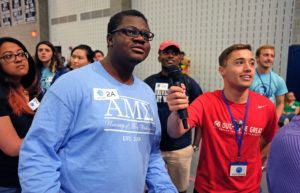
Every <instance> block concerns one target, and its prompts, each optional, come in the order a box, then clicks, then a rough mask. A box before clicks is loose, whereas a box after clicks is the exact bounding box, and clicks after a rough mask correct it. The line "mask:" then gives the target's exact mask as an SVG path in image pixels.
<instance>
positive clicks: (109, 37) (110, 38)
mask: <svg viewBox="0 0 300 193" xmlns="http://www.w3.org/2000/svg"><path fill="white" fill-rule="evenodd" d="M106 42H107V47H113V36H112V34H107V36H106Z"/></svg>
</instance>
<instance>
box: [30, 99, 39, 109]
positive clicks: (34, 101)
mask: <svg viewBox="0 0 300 193" xmlns="http://www.w3.org/2000/svg"><path fill="white" fill-rule="evenodd" d="M28 106H29V107H30V108H31V110H33V111H35V110H36V109H37V108H38V107H39V106H40V102H39V100H38V99H37V98H36V97H34V99H32V100H31V101H29V103H28Z"/></svg>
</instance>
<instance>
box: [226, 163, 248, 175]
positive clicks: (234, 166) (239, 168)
mask: <svg viewBox="0 0 300 193" xmlns="http://www.w3.org/2000/svg"><path fill="white" fill-rule="evenodd" d="M247 165H248V162H231V163H230V176H246V174H247Z"/></svg>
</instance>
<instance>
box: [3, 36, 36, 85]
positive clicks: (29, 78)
mask: <svg viewBox="0 0 300 193" xmlns="http://www.w3.org/2000/svg"><path fill="white" fill-rule="evenodd" d="M6 42H11V43H14V44H17V45H18V46H20V47H21V48H22V50H23V51H24V52H27V53H28V64H29V70H28V73H27V75H25V76H24V77H22V80H21V83H22V86H23V87H24V88H28V87H30V86H31V85H32V84H33V83H34V81H35V78H36V75H37V73H36V65H35V62H34V60H33V58H32V57H31V55H30V54H29V52H28V50H27V49H26V48H25V46H24V45H23V44H22V43H21V42H20V41H19V40H16V39H14V38H11V37H3V38H0V47H1V46H2V44H4V43H6ZM0 81H1V83H8V82H7V81H8V80H7V74H6V73H5V72H4V71H3V69H2V66H1V65H0ZM8 84H10V83H8Z"/></svg>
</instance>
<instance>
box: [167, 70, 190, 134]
mask: <svg viewBox="0 0 300 193" xmlns="http://www.w3.org/2000/svg"><path fill="white" fill-rule="evenodd" d="M167 71H168V75H169V77H170V78H171V79H172V80H173V85H174V86H176V87H171V88H170V89H169V93H168V97H167V101H168V105H169V109H170V111H177V112H178V115H179V118H180V119H181V120H182V124H183V127H184V128H185V129H188V124H187V118H188V113H187V110H186V108H187V107H188V105H189V101H188V98H187V96H186V95H185V90H184V89H183V88H181V80H182V77H183V75H182V73H181V71H180V70H179V68H178V67H177V66H175V65H172V66H169V67H168V68H167ZM179 87H180V88H179Z"/></svg>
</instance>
